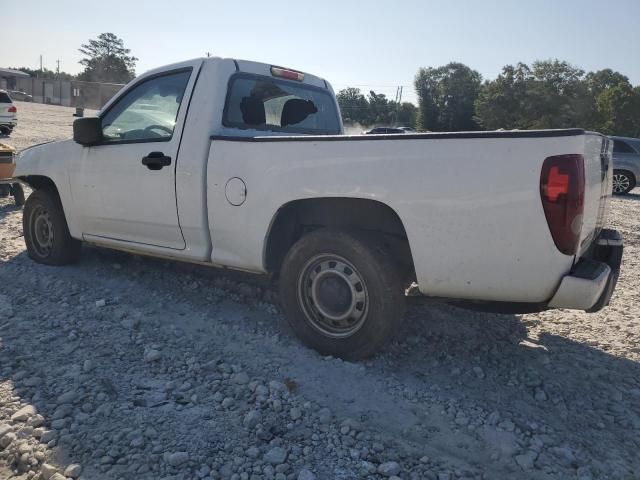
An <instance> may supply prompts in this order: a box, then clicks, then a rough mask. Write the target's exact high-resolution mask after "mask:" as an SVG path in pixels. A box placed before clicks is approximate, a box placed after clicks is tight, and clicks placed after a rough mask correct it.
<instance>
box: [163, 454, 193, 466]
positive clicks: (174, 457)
mask: <svg viewBox="0 0 640 480" xmlns="http://www.w3.org/2000/svg"><path fill="white" fill-rule="evenodd" d="M188 461H189V453H188V452H173V453H169V454H168V455H167V456H166V462H167V463H168V464H169V465H171V466H172V467H179V466H180V465H182V464H183V463H186V462H188Z"/></svg>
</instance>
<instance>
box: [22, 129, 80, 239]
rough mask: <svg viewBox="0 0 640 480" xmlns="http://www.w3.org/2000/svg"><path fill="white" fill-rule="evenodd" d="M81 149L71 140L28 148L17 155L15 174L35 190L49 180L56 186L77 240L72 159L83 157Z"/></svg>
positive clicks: (77, 229) (70, 228)
mask: <svg viewBox="0 0 640 480" xmlns="http://www.w3.org/2000/svg"><path fill="white" fill-rule="evenodd" d="M81 148H82V147H81V146H80V145H78V144H77V143H75V142H74V141H72V140H65V141H61V142H51V143H44V144H40V145H35V146H33V147H30V148H27V149H25V150H22V151H21V152H20V153H19V154H18V155H17V157H16V169H15V172H14V174H13V175H14V177H16V178H20V179H21V180H23V181H24V182H26V183H27V184H29V185H31V186H32V187H33V188H39V187H40V185H42V184H43V183H45V184H49V182H48V181H46V179H48V180H50V181H51V183H53V185H54V186H55V188H56V190H57V191H58V195H59V197H60V201H61V203H62V208H63V210H64V213H65V217H66V218H67V224H68V226H69V232H70V233H71V236H73V237H74V238H81V237H82V232H81V229H80V228H79V226H78V225H77V221H76V218H77V217H76V215H75V214H74V213H75V211H74V210H75V209H74V203H73V195H72V191H71V186H70V184H69V168H70V166H71V165H72V164H73V159H74V158H78V155H81V152H80V149H81ZM36 179H39V180H40V181H36ZM43 180H44V182H43Z"/></svg>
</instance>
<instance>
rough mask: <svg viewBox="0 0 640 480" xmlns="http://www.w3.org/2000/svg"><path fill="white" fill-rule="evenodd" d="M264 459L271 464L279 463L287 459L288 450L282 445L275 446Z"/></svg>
mask: <svg viewBox="0 0 640 480" xmlns="http://www.w3.org/2000/svg"><path fill="white" fill-rule="evenodd" d="M263 459H264V461H265V462H267V463H270V464H271V465H279V464H281V463H284V462H285V461H286V460H287V451H286V450H285V449H284V448H282V447H274V448H272V449H271V450H269V451H268V452H267V453H265V454H264V457H263Z"/></svg>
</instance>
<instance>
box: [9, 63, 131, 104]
mask: <svg viewBox="0 0 640 480" xmlns="http://www.w3.org/2000/svg"><path fill="white" fill-rule="evenodd" d="M122 87H123V85H120V84H115V83H95V82H81V81H78V80H62V79H60V78H35V77H32V76H30V75H29V74H28V73H24V72H20V71H18V70H11V69H9V68H0V89H4V90H19V91H21V92H25V93H28V94H29V95H31V96H32V97H33V101H34V102H37V103H48V104H51V105H64V106H66V107H84V108H92V109H96V110H97V109H100V108H102V106H103V105H104V104H105V103H107V102H108V101H109V99H110V98H111V97H113V96H114V95H115V94H116V93H117V92H118V91H119V90H120V89H121V88H122Z"/></svg>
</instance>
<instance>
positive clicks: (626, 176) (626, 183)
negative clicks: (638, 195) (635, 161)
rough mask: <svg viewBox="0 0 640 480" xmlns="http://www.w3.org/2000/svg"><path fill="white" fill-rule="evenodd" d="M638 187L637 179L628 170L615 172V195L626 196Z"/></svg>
mask: <svg viewBox="0 0 640 480" xmlns="http://www.w3.org/2000/svg"><path fill="white" fill-rule="evenodd" d="M635 187H636V177H635V176H634V175H633V173H631V172H628V171H627V170H614V171H613V193H614V194H616V195H624V194H626V193H629V192H630V191H631V190H633V189H634V188H635Z"/></svg>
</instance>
